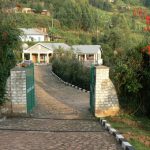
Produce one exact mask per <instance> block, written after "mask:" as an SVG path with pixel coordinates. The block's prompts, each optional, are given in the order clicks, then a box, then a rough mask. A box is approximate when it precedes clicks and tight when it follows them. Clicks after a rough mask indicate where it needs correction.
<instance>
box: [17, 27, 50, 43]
mask: <svg viewBox="0 0 150 150" xmlns="http://www.w3.org/2000/svg"><path fill="white" fill-rule="evenodd" d="M20 30H21V31H22V32H23V34H22V36H21V40H22V41H23V42H27V41H33V42H44V41H49V36H48V34H47V32H44V31H42V30H39V29H37V28H29V29H27V28H20Z"/></svg>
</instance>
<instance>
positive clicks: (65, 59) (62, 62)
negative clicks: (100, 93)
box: [52, 49, 90, 90]
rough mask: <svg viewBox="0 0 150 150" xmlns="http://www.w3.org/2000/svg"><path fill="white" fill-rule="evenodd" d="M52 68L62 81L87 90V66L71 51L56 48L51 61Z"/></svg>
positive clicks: (88, 81)
mask: <svg viewBox="0 0 150 150" xmlns="http://www.w3.org/2000/svg"><path fill="white" fill-rule="evenodd" d="M52 68H53V71H54V72H55V73H56V74H57V75H58V76H59V77H61V78H62V79H63V80H64V81H67V82H69V83H71V84H74V85H76V86H78V87H81V88H84V89H87V90H89V83H90V72H89V68H86V67H84V65H83V64H82V63H80V62H79V61H78V60H77V59H76V58H75V56H74V55H73V53H72V52H65V51H63V50H62V49H59V50H56V51H55V54H54V58H53V61H52ZM85 74H86V76H85Z"/></svg>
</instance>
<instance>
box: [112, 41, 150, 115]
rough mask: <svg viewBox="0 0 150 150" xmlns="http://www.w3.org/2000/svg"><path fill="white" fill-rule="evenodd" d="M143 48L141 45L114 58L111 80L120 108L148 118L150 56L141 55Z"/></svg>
mask: <svg viewBox="0 0 150 150" xmlns="http://www.w3.org/2000/svg"><path fill="white" fill-rule="evenodd" d="M143 47H144V45H143V44H142V45H140V46H138V47H136V48H134V49H131V50H127V51H126V52H124V53H123V54H122V55H120V56H119V55H116V56H114V59H113V60H114V61H115V62H114V64H113V66H111V78H112V80H113V81H114V83H115V86H116V89H117V92H118V95H119V100H120V104H121V106H122V108H123V109H125V110H126V111H127V110H128V111H129V112H130V113H133V114H144V115H145V114H146V115H147V116H149V117H150V110H149V108H150V94H149V91H150V86H149V84H150V68H149V57H150V56H148V54H146V53H142V49H143Z"/></svg>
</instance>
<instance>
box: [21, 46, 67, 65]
mask: <svg viewBox="0 0 150 150" xmlns="http://www.w3.org/2000/svg"><path fill="white" fill-rule="evenodd" d="M58 48H63V49H64V50H69V49H70V46H68V45H67V44H64V43H37V44H35V45H33V46H31V47H29V48H27V49H24V50H23V53H22V60H23V61H24V60H31V61H32V62H33V63H49V61H50V59H51V57H52V55H53V52H54V50H55V49H58Z"/></svg>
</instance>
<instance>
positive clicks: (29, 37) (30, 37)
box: [21, 35, 45, 42]
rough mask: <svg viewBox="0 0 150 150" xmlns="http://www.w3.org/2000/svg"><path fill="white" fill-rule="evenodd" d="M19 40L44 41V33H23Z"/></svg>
mask: <svg viewBox="0 0 150 150" xmlns="http://www.w3.org/2000/svg"><path fill="white" fill-rule="evenodd" d="M21 40H22V41H23V42H26V41H34V42H40V41H45V39H44V35H24V36H21Z"/></svg>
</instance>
